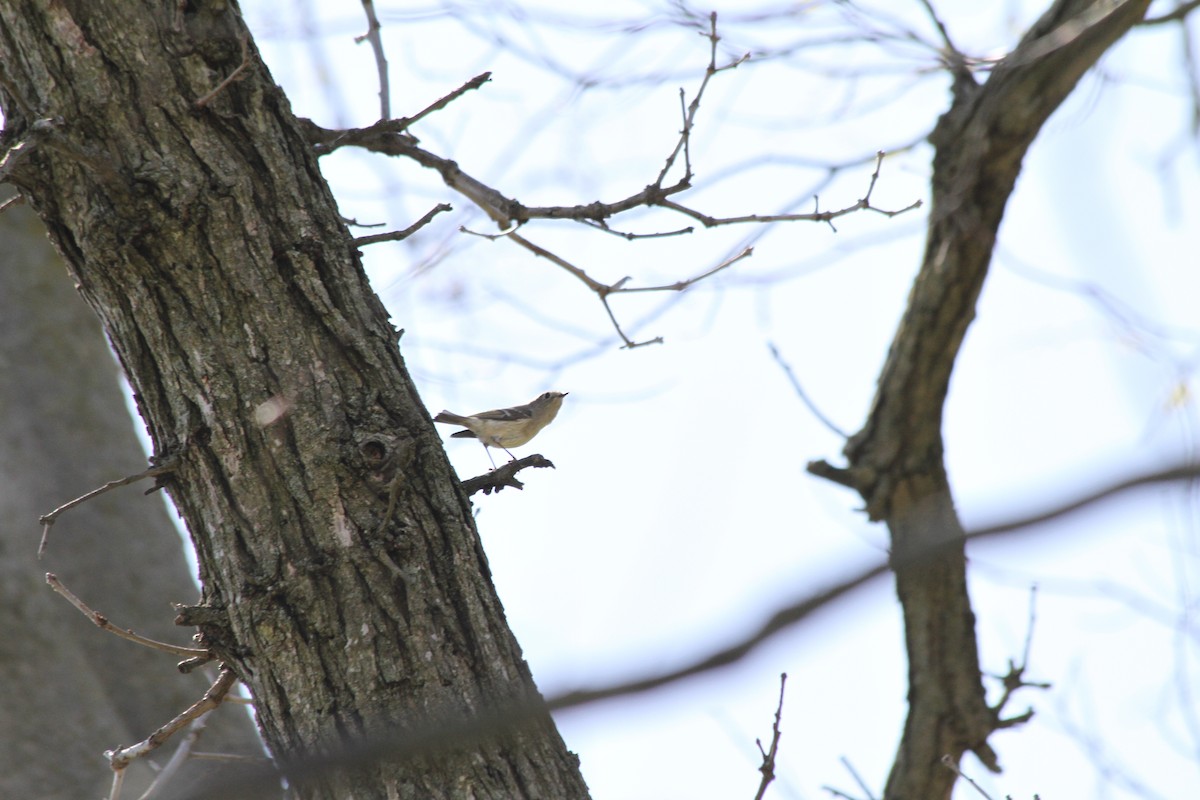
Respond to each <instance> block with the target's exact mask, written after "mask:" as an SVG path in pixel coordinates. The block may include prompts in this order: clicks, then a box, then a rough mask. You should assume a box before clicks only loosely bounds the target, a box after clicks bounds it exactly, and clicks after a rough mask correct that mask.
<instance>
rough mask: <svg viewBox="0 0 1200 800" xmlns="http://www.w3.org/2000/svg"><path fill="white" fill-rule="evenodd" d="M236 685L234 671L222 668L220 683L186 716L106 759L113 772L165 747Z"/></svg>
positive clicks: (109, 753) (218, 677)
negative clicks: (184, 727) (178, 732)
mask: <svg viewBox="0 0 1200 800" xmlns="http://www.w3.org/2000/svg"><path fill="white" fill-rule="evenodd" d="M236 681H237V675H235V674H234V672H233V670H232V669H230V668H229V667H227V666H224V665H222V667H221V671H220V673H219V674H218V675H217V679H216V680H215V681H213V685H212V686H210V687H209V688H208V691H207V692H205V693H204V696H203V697H201V698H200V699H199V700H197V701H196V702H195V703H193V704H192V705H191V706H190V707H188V708H187V709H186V710H185V711H184V712H183V713H181V714H179V715H178V716H177V717H175V718H174V719H173V720H171V721H170V722H168V723H167V724H166V725H163V726H162V727H161V728H159V729H158V730H156V731H155V732H154V733H152V734H150V735H149V736H148V737H146V738H145V739H143V740H142V741H140V742H138V743H137V744H134V745H130V746H129V747H121V748H118V749H116V750H109V751H107V752H106V753H105V754H104V756H105V757H106V758H107V759H108V761H109V764H111V765H112V768H113V771H114V772H119V771H122V770H124V769H125V768H126V767H128V766H129V765H130V764H131V763H133V762H134V760H136V759H138V758H141V757H142V756H144V755H146V754H147V753H150V752H151V751H153V750H155V749H157V748H159V747H161V746H162V744H163V742H165V741H167V739H169V738H171V736H173V735H174V734H175V733H176V732H177V731H179V729H180V728H182V727H183V726H185V725H187V724H189V723H190V722H191V721H192V720H194V719H198V718H199V717H200V716H202V715H204V714H207V713H208V712H209V711H212V710H213V709H214V708H216V707H217V706H219V705H220V704H221V701H222V700H224V699H225V695H226V694H227V693H228V692H229V690H230V688H231V687H232V686H233V684H234V683H235V682H236Z"/></svg>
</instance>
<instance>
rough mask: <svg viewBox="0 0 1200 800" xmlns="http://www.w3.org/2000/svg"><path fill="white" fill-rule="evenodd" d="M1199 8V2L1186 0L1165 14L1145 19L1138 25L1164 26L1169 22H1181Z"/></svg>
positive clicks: (1197, 0) (1199, 0)
mask: <svg viewBox="0 0 1200 800" xmlns="http://www.w3.org/2000/svg"><path fill="white" fill-rule="evenodd" d="M1197 8H1200V0H1188V1H1187V2H1186V3H1180V4H1179V5H1178V6H1176V7H1175V8H1173V9H1171V10H1170V11H1168V12H1167V13H1165V14H1160V15H1159V16H1157V17H1146V18H1145V19H1144V20H1142V21H1141V22H1139V23H1138V24H1139V25H1164V24H1166V23H1169V22H1181V21H1182V20H1183V19H1184V18H1185V17H1187V15H1188V14H1190V13H1192V12H1193V11H1195V10H1196V9H1197Z"/></svg>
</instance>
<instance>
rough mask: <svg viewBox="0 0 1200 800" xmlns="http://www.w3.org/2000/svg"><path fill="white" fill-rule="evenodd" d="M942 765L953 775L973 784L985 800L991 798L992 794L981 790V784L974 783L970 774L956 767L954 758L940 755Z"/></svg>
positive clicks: (990, 799) (991, 799)
mask: <svg viewBox="0 0 1200 800" xmlns="http://www.w3.org/2000/svg"><path fill="white" fill-rule="evenodd" d="M942 766H944V767H946V768H948V769H949V770H950V771H951V772H953V773H954V774H955V775H957V776H958V777H960V778H962V779H963V780H964V781H966V782H967V783H969V784H971V785H972V786H974V787H975V791H977V792H979V793H980V794H981V795H983V796H984V797H986V798H987V800H993V798H992V796H991V795H990V794H988V793H987V792H985V791H984V790H983V787H982V786H980V785H979V784H978V783H976V782H975V781H974V780H972V778H971V776H970V775H968V774H967V773H965V772H963V771H962V770H961V769H959V768H958V764H955V763H954V759H953V758H951V757H950V756H949V755H944V756H942Z"/></svg>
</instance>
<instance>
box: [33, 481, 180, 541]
mask: <svg viewBox="0 0 1200 800" xmlns="http://www.w3.org/2000/svg"><path fill="white" fill-rule="evenodd" d="M178 465H179V461H178V459H175V458H171V459H167V460H165V461H163V462H162V463H161V464H154V465H152V466H151V467H150V468H149V469H146V470H143V471H142V472H138V473H135V474H133V475H126V476H125V477H124V478H118V479H117V480H115V481H109V482H108V483H106V484H104V485H103V486H101V487H100V488H98V489H93V490H92V491H90V492H88V493H87V494H84V495H80V496H79V497H76V498H75V499H74V500H71V501H69V502H66V503H63V504H62V505H61V506H59V507H58V508H56V509H54V510H53V511H51V512H50V513H49V514H43V515H42V516H40V517H38V522H40V523H42V540H41V542H40V543H39V544H38V558H41V557H42V554H43V553H45V552H46V544H47V540H48V538H49V536H50V528H51V526H53V525H54V521H55V520H57V519H58V518H59V516H61V515H62V514H63V513H65V512H67V511H70V510H71V509H72V508H74V507H75V506H78V505H82V504H83V503H86V502H87V501H88V500H91V499H92V498H94V497H99V496H100V495H102V494H104V493H105V492H109V491H112V490H113V489H116V488H119V487H121V486H128V485H129V484H131V483H136V482H138V481H140V480H142V479H143V478H157V477H158V476H160V475H166V474H168V473H170V472H174V471H175V468H176V467H177V466H178Z"/></svg>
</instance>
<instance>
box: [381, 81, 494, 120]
mask: <svg viewBox="0 0 1200 800" xmlns="http://www.w3.org/2000/svg"><path fill="white" fill-rule="evenodd" d="M491 79H492V73H490V72H481V73H480V74H478V75H476V76H475V77H474V78H471V80H469V81H467V82H466V83H464V84H463V85H462V86H459V87H458V88H457V89H455V90H454V91H452V92H450V93H449V94H447V95H443V96H442V97H440V98H438V99H437V100H434V101H433V102H432V103H430V104H429V105H427V106H425V108H423V109H421V110H420V111H418V112H417V113H416V114H415V115H413V116H411V117H405V118H403V119H401V120H399V122H401V123H402V125H401V126H400V127H399V128H397V130H398V131H402V130H405V129H407V128H409V127H411V126H413V125H415V124H416V123H418V122H420V121H421V120H423V119H424V118H425V117H427V116H429V115H430V114H432V113H433V112H435V111H441V110H442V109H443V108H445V107H446V106H448V105H450V104H451V103H453V102H454V101H455V100H457V99H458V98H460V97H462V96H463V95H464V94H466V93H467V92H470V91H473V90H475V89H478V88H479V87H481V86H483V85H484V84H485V83H487V82H488V81H490V80H491Z"/></svg>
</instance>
